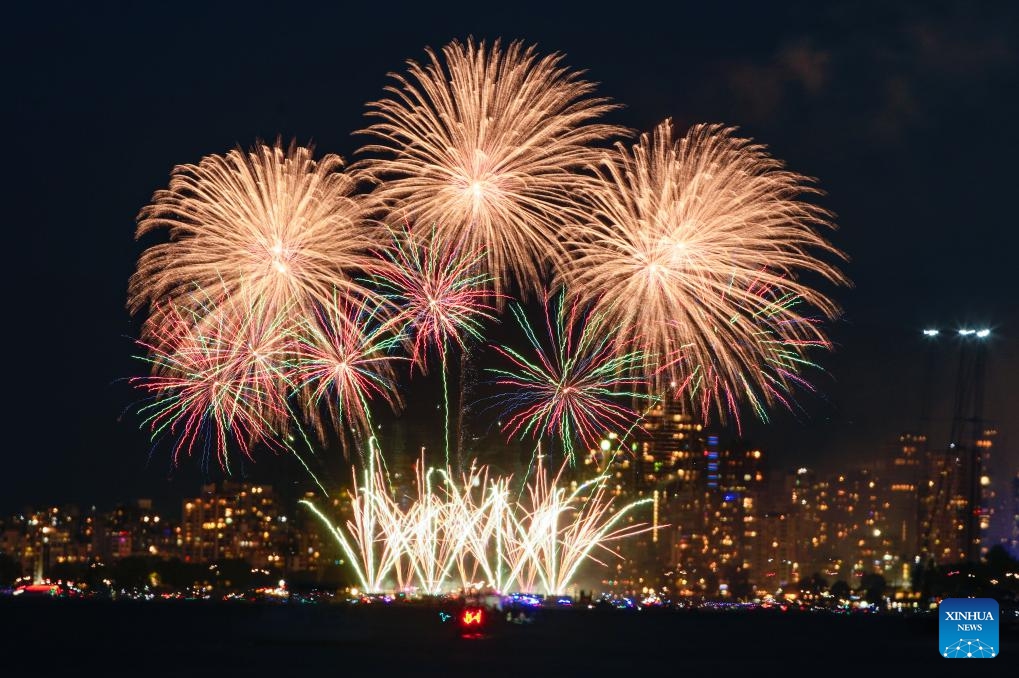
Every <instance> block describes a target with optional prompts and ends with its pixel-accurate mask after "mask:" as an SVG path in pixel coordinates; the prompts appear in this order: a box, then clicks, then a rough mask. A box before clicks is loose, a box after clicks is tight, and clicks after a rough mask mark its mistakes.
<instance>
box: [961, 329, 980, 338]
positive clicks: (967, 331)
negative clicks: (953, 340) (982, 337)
mask: <svg viewBox="0 0 1019 678" xmlns="http://www.w3.org/2000/svg"><path fill="white" fill-rule="evenodd" d="M976 333H977V331H976V330H959V336H961V337H968V336H970V335H971V334H976Z"/></svg>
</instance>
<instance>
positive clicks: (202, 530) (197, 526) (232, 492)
mask: <svg viewBox="0 0 1019 678" xmlns="http://www.w3.org/2000/svg"><path fill="white" fill-rule="evenodd" d="M286 522H287V516H285V515H283V513H282V512H281V511H280V507H279V505H278V503H277V501H276V498H275V496H274V494H273V491H272V487H270V486H267V485H256V484H249V483H234V482H229V481H227V482H224V483H223V484H222V485H220V486H217V485H214V484H213V485H206V486H204V487H203V488H202V494H201V496H199V497H195V498H193V499H187V500H185V501H184V511H183V518H182V520H181V527H180V529H181V531H180V535H179V537H178V541H179V545H180V548H181V552H182V554H183V556H184V559H185V560H188V561H192V562H205V561H215V560H221V559H227V558H243V559H245V560H247V561H248V562H249V563H250V564H251V565H252V566H254V567H276V566H279V567H282V566H283V565H284V564H285V563H284V555H285V553H286V551H287V550H288V543H287V529H286V527H287V526H286Z"/></svg>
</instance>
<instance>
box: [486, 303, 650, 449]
mask: <svg viewBox="0 0 1019 678" xmlns="http://www.w3.org/2000/svg"><path fill="white" fill-rule="evenodd" d="M553 306H554V308H553ZM510 308H511V311H512V312H513V315H514V317H515V318H516V319H517V322H518V323H519V325H520V327H521V329H523V330H524V333H525V335H526V336H527V339H528V342H529V343H530V345H531V348H532V349H533V352H534V356H535V358H536V359H535V360H529V359H528V358H526V357H524V356H523V355H522V354H521V353H519V352H518V351H516V350H514V349H513V348H510V347H509V346H495V347H493V348H494V349H495V350H496V351H497V352H498V353H499V354H500V355H502V356H503V357H504V358H506V359H507V360H508V361H509V362H510V363H511V364H512V368H513V369H511V370H507V369H492V368H490V369H489V370H488V371H489V373H491V374H493V375H495V383H496V385H498V386H502V387H508V388H509V389H512V393H511V395H510V396H508V397H507V398H506V399H505V402H504V410H505V411H504V417H505V423H504V424H503V430H504V431H505V432H507V435H508V436H509V437H510V438H512V437H514V436H521V437H523V436H527V435H531V436H533V437H536V438H540V437H541V436H542V435H548V436H551V437H553V438H558V439H560V440H561V441H562V444H563V448H564V452H565V454H566V457H567V458H568V459H569V460H570V461H572V460H573V459H574V440H575V439H579V440H580V441H581V442H583V443H584V444H591V443H593V442H594V441H596V440H597V437H598V436H599V435H600V434H601V433H602V432H603V431H604V430H606V429H612V428H622V429H627V428H629V427H630V426H631V425H632V424H633V422H634V421H635V420H636V419H637V414H636V413H635V412H634V411H633V410H632V409H630V408H629V407H627V406H626V405H624V404H621V403H620V402H618V401H620V400H630V402H633V401H637V402H640V401H644V400H648V399H649V396H648V395H647V394H646V393H644V390H646V384H647V380H646V379H645V378H642V377H636V376H631V375H632V374H633V373H634V372H636V371H637V370H638V368H641V367H644V366H646V365H647V364H648V362H649V361H648V359H647V357H646V356H645V354H644V353H643V352H641V351H638V350H628V349H627V348H626V347H625V344H621V343H620V342H617V341H615V339H614V335H615V334H616V333H617V331H618V329H619V328H618V327H613V326H612V325H609V324H606V323H605V321H604V316H602V315H599V314H589V313H587V312H586V309H584V308H583V307H581V306H580V305H579V304H577V303H569V302H568V301H567V300H566V296H565V293H562V294H560V295H558V298H557V300H556V301H555V302H551V301H550V302H547V303H546V304H545V329H546V330H547V335H548V341H544V340H542V339H539V338H538V334H537V333H536V332H535V331H534V328H533V327H532V326H531V324H530V322H529V321H528V320H527V317H526V315H525V314H524V311H523V309H522V308H521V307H520V306H518V305H513V306H511V307H510ZM621 346H622V348H621Z"/></svg>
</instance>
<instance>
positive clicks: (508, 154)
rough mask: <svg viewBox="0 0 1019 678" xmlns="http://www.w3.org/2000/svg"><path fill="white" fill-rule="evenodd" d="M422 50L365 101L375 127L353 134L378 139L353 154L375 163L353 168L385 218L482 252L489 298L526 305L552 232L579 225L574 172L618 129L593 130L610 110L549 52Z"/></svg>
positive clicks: (553, 242)
mask: <svg viewBox="0 0 1019 678" xmlns="http://www.w3.org/2000/svg"><path fill="white" fill-rule="evenodd" d="M427 53H428V57H429V60H428V62H427V63H426V64H424V65H422V64H419V63H417V62H414V61H409V62H408V65H409V76H403V75H398V74H391V76H392V77H393V78H394V79H395V80H396V84H395V85H391V86H389V87H387V91H388V92H389V94H390V96H389V97H388V98H384V99H382V100H380V101H376V102H373V103H371V104H369V108H370V110H369V112H368V115H369V116H371V117H374V118H376V119H377V120H378V121H377V122H375V123H374V124H372V125H371V126H370V127H368V128H367V129H366V130H363V131H364V132H365V133H367V134H370V135H372V136H374V137H376V138H377V139H378V140H379V141H378V142H377V143H375V144H372V145H369V146H366V148H365V149H364V150H365V151H370V152H378V153H379V154H381V155H382V156H383V157H382V158H372V159H367V160H364V161H362V162H361V163H359V167H360V168H362V169H364V171H365V172H366V174H367V176H369V177H370V178H372V179H374V180H375V181H377V182H378V183H379V185H378V188H377V189H376V191H375V192H374V194H373V197H374V198H376V199H377V200H378V201H379V204H380V205H381V207H382V208H383V209H384V210H385V211H387V212H389V213H390V214H391V215H393V216H394V217H396V218H397V219H399V220H401V221H406V222H408V223H411V224H415V225H421V227H423V228H424V229H428V230H430V229H433V228H434V229H435V232H434V236H435V237H436V238H438V239H439V241H440V242H444V243H461V246H462V248H463V250H464V251H465V252H481V251H483V252H485V260H486V265H487V270H488V271H489V272H490V273H491V274H492V275H493V276H494V278H495V280H494V284H495V291H496V292H502V291H504V290H505V289H506V287H507V284H508V282H509V280H513V281H515V283H516V284H517V286H518V288H519V289H520V290H521V293H522V294H524V295H525V296H526V295H527V293H528V292H531V291H535V290H536V289H537V287H538V285H539V281H540V279H541V275H542V273H543V272H544V270H545V269H546V268H547V262H549V261H550V260H551V261H553V262H554V261H555V260H556V259H558V257H557V256H556V253H557V252H560V251H561V248H560V245H559V244H558V237H557V229H558V228H559V227H561V226H562V225H563V224H565V223H572V222H573V221H575V220H576V219H577V218H578V216H579V215H578V213H577V209H576V207H575V204H574V203H575V199H574V194H575V193H576V192H577V190H578V188H579V185H580V184H581V183H583V182H584V181H586V178H585V177H584V176H582V175H581V174H579V173H578V172H577V171H576V170H578V169H579V168H583V167H584V166H586V165H588V164H591V163H592V162H594V161H595V160H596V159H597V156H596V154H595V151H593V150H592V149H591V148H590V147H589V144H591V143H592V142H597V141H601V140H603V139H606V138H608V137H610V136H612V135H615V134H617V133H618V132H620V130H619V128H616V127H613V126H610V125H605V124H598V123H595V122H593V121H594V120H595V119H596V118H598V117H599V116H601V115H603V114H604V113H606V112H607V111H610V110H612V109H613V108H614V106H613V105H611V104H609V103H608V101H607V100H606V99H600V98H593V97H591V96H590V94H591V93H592V92H593V90H594V86H593V84H592V83H589V82H587V81H584V80H582V79H581V78H580V77H579V74H578V73H576V72H571V71H569V70H567V69H566V68H565V67H564V66H563V65H562V56H561V55H558V54H553V55H550V56H545V57H539V56H538V55H537V54H536V52H535V49H534V47H526V48H525V47H524V46H523V45H522V44H521V43H519V42H514V43H512V44H510V45H509V47H507V48H505V49H503V48H502V46H501V45H500V43H499V42H498V41H496V42H495V43H493V44H492V45H491V46H488V45H486V44H485V43H484V42H480V43H476V42H474V41H473V40H468V41H467V43H466V44H463V43H460V42H453V43H451V44H449V45H446V46H445V47H444V48H443V49H442V52H441V55H440V54H437V53H436V52H434V51H432V50H430V49H429V50H427ZM415 228H417V226H415ZM427 232H428V231H427V230H426V231H425V234H424V235H427ZM415 234H416V235H421V233H419V232H416V233H415ZM497 303H499V304H501V301H499V300H498V299H497Z"/></svg>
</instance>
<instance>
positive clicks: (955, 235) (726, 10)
mask: <svg viewBox="0 0 1019 678" xmlns="http://www.w3.org/2000/svg"><path fill="white" fill-rule="evenodd" d="M206 5H210V6H206ZM211 5H213V3H195V4H194V5H190V4H189V3H186V2H180V3H173V4H163V3H122V4H115V5H114V4H110V5H101V4H99V3H70V4H66V5H65V4H62V3H17V9H14V10H10V9H8V10H7V11H6V12H5V14H6V16H5V20H4V23H5V24H6V26H5V33H6V36H5V39H4V43H5V46H4V48H3V49H4V52H5V64H6V65H5V68H4V80H5V81H6V82H5V84H4V87H3V90H4V92H5V96H4V100H5V106H4V110H5V116H6V117H7V124H6V125H5V128H6V130H7V137H8V144H9V145H10V146H12V152H11V153H10V154H9V155H8V159H9V160H10V161H11V165H10V167H9V169H8V171H7V172H5V175H6V176H8V179H7V180H5V181H4V192H5V194H6V195H5V200H4V205H5V210H4V215H5V219H4V221H5V226H6V232H7V233H8V250H7V251H8V255H7V261H6V263H7V266H6V272H7V276H6V280H7V289H8V294H7V303H6V305H5V306H6V308H5V311H6V313H5V316H6V323H5V327H6V332H5V333H4V337H5V339H4V341H5V345H6V346H7V347H8V348H7V352H6V353H7V355H8V363H7V365H8V371H7V375H6V387H7V397H6V398H5V400H6V402H7V403H8V406H7V408H6V410H5V413H6V418H7V421H6V426H5V429H6V435H5V436H4V439H3V455H4V461H5V463H4V465H3V467H2V470H0V510H7V509H10V508H14V507H16V506H20V505H21V504H23V503H27V502H32V503H42V502H63V501H77V502H82V503H87V502H97V503H100V504H109V503H111V502H113V501H116V500H121V499H128V498H131V497H137V496H146V495H148V496H157V497H164V498H174V497H176V498H179V497H180V496H181V495H182V494H186V493H190V492H193V491H195V490H196V489H197V484H198V482H199V477H200V473H199V471H198V470H197V468H196V467H197V463H196V462H195V461H185V462H184V465H185V468H184V469H183V470H181V471H176V472H175V471H172V470H171V469H170V463H169V450H168V449H167V448H166V447H165V446H162V447H157V448H156V449H154V450H150V445H149V444H148V442H147V438H146V436H145V435H143V434H142V433H140V432H138V430H137V419H136V418H134V417H132V416H125V417H123V419H121V413H122V411H123V410H124V409H125V408H127V407H128V406H129V405H130V404H131V402H132V399H133V396H132V395H131V393H130V392H129V390H128V389H127V388H126V386H125V385H124V384H123V383H122V382H120V381H118V380H121V379H122V378H124V377H127V376H130V375H132V374H134V373H136V372H137V371H138V369H139V366H138V364H136V363H135V361H133V360H132V358H131V356H132V353H133V347H132V343H131V337H133V336H136V325H135V323H134V322H133V321H132V319H131V318H129V316H128V314H127V312H126V311H125V309H124V300H125V294H126V285H127V279H128V276H129V275H130V274H131V272H132V270H133V268H134V264H135V260H136V258H137V256H138V254H139V252H140V251H141V247H142V245H140V244H138V243H136V242H135V241H134V237H133V235H134V218H135V216H136V214H137V212H138V210H139V208H140V207H142V206H143V205H144V204H145V203H146V202H147V201H148V200H149V198H150V197H151V195H152V193H153V191H155V190H156V189H158V188H161V187H163V186H164V185H165V184H166V183H167V180H168V176H169V173H170V170H171V168H172V167H173V166H174V165H175V164H178V163H188V162H197V161H198V160H199V159H200V158H201V157H202V156H203V155H206V154H209V153H221V152H224V151H226V150H228V149H230V148H232V147H234V146H236V145H237V144H241V145H245V146H246V145H249V144H250V143H252V142H253V141H254V140H255V139H256V138H266V139H272V138H275V137H276V136H277V135H282V136H283V137H284V138H285V139H289V138H296V139H298V140H299V141H301V142H309V141H311V142H314V143H315V144H316V146H317V148H318V150H319V151H320V152H336V153H340V154H341V155H343V156H344V157H347V158H349V157H350V155H351V154H352V152H353V151H354V150H355V149H356V148H357V147H358V145H359V142H358V140H357V139H356V138H354V137H352V136H351V132H352V131H353V130H354V129H357V128H358V127H360V126H362V124H363V118H362V113H363V110H364V108H363V106H364V103H365V102H366V101H369V100H372V99H375V98H378V97H379V96H380V94H381V91H382V87H383V86H384V85H385V84H386V82H387V80H386V77H385V74H386V73H387V72H388V71H392V70H399V69H401V67H402V64H403V61H404V60H405V59H407V58H421V57H422V55H423V52H422V50H423V48H424V47H425V46H426V45H431V46H433V47H440V46H441V45H443V44H445V43H446V42H448V41H449V40H450V39H453V38H464V37H466V36H468V35H474V36H476V37H483V38H495V37H500V36H501V37H503V38H506V39H513V38H522V39H524V40H526V41H529V42H536V43H538V44H539V46H540V48H541V49H542V51H561V52H564V53H565V54H566V55H567V61H568V63H569V64H570V65H571V66H573V67H577V68H583V69H586V70H587V71H588V75H589V77H590V78H591V79H593V80H595V81H597V82H600V83H601V85H600V93H602V94H604V95H607V96H609V97H612V98H613V99H615V100H617V101H619V102H620V103H623V104H625V106H626V108H625V109H624V110H622V111H620V112H619V113H618V114H617V115H616V116H615V119H614V121H615V122H619V123H621V124H624V125H626V126H629V127H632V128H637V129H640V130H646V129H649V128H650V127H651V126H653V125H654V124H655V123H657V122H658V121H660V120H661V119H663V118H665V117H668V116H671V117H673V118H674V120H675V121H676V123H677V125H678V126H680V127H685V126H687V125H689V124H692V123H695V122H702V121H705V122H724V123H727V124H731V125H738V126H740V127H741V129H742V131H743V132H744V133H745V134H747V135H750V136H753V137H754V138H755V139H757V140H758V141H760V142H762V143H765V144H767V145H769V146H770V148H771V149H772V151H773V152H774V154H775V155H776V156H778V157H780V158H783V159H785V160H786V161H787V162H788V164H789V166H790V167H791V168H792V169H795V170H797V171H799V172H802V173H805V174H808V175H812V176H815V177H817V178H818V179H819V181H820V185H821V186H822V187H823V188H824V189H825V190H826V191H827V193H828V195H827V196H825V197H824V198H823V199H822V204H823V205H824V206H825V207H827V208H829V209H831V210H833V211H834V212H835V213H837V215H838V223H839V226H840V230H839V231H838V232H836V233H835V234H834V235H833V240H834V242H835V243H836V245H838V246H839V247H840V248H842V249H843V250H845V251H846V252H847V253H849V255H850V256H851V257H852V261H851V262H850V263H849V264H848V265H847V266H846V271H847V273H848V274H849V276H850V277H851V278H852V279H853V281H854V283H855V287H854V288H852V289H844V290H831V289H828V291H829V292H831V293H832V294H833V296H835V297H836V298H837V299H839V300H840V301H841V302H842V304H843V306H844V309H845V315H844V317H843V318H842V320H841V321H840V322H838V323H837V324H836V325H835V326H834V327H833V328H832V334H833V337H834V338H835V340H836V342H837V347H836V351H835V352H834V353H833V354H832V355H828V356H822V358H821V360H822V363H823V364H824V366H825V368H826V370H827V374H826V375H821V376H819V377H817V379H816V380H815V381H816V382H817V384H818V386H819V389H820V391H821V392H822V394H821V395H819V396H804V398H802V402H803V405H804V408H805V410H806V411H805V413H802V414H800V415H798V416H797V417H793V416H791V415H789V414H782V413H779V414H777V415H776V416H775V421H774V423H773V424H772V425H771V426H769V427H764V426H754V427H752V429H751V430H750V432H749V433H750V434H751V435H752V436H753V437H754V438H755V440H757V441H759V442H761V443H763V444H764V445H765V446H766V447H765V449H766V451H767V452H768V454H769V455H770V456H771V457H772V458H773V459H775V460H776V462H777V464H779V465H801V464H802V465H816V466H834V465H842V464H846V463H851V462H857V461H870V460H874V459H877V458H879V457H880V456H881V455H882V454H886V453H887V451H888V449H889V447H888V446H889V443H890V441H892V440H894V437H895V436H896V435H897V434H898V432H900V431H901V430H903V429H906V428H911V427H914V426H915V425H916V421H917V418H918V413H919V391H920V390H921V382H922V378H921V375H922V373H923V365H924V361H923V357H922V355H923V354H922V351H921V349H922V342H921V341H920V339H921V337H920V336H919V332H920V330H921V329H922V328H923V327H924V326H927V325H929V324H933V325H937V326H940V327H942V328H945V329H950V328H957V327H959V326H961V325H964V324H967V323H969V324H973V325H974V326H976V325H980V326H983V325H988V326H990V327H992V328H993V330H994V334H993V338H992V340H991V343H990V345H989V356H990V358H989V374H988V384H987V406H986V412H985V414H986V416H987V417H989V418H992V419H995V420H997V421H998V423H999V429H1000V430H1001V439H1000V441H999V442H1000V443H1002V450H1003V451H1005V452H1007V453H1010V454H1012V455H1013V456H1012V457H1011V460H1010V461H1009V462H1008V464H1007V465H1009V466H1011V467H1012V468H1015V466H1016V465H1017V462H1016V457H1015V456H1014V455H1015V454H1016V449H1017V448H1019V430H1016V429H1017V423H1016V422H1017V419H1019V417H1017V415H1019V383H1017V378H1016V376H1017V374H1019V350H1017V336H1019V301H1017V300H1016V298H1017V296H1019V294H1017V293H1019V284H1017V282H1016V270H1017V268H1019V256H1017V251H1019V235H1017V233H1019V222H1017V220H1016V216H1015V195H1016V190H1017V189H1016V185H1017V183H1019V182H1017V179H1019V170H1017V162H1016V157H1017V151H1019V123H1017V120H1019V9H1017V6H1016V5H1015V4H1014V3H1005V2H1001V3H987V4H982V3H973V2H959V3H908V2H901V3H899V2H897V3H874V4H867V3H860V2H850V3H819V2H804V3H788V4H784V5H783V4H781V3H761V2H753V3H747V4H746V5H738V4H733V3H706V2H698V3H684V2H677V3H668V4H667V5H666V4H665V3H662V4H661V6H655V5H651V6H648V7H641V6H640V5H639V3H635V2H625V3H619V4H618V5H617V6H616V7H615V9H614V12H613V13H612V14H604V13H600V12H598V11H596V10H594V9H591V8H593V7H598V5H597V4H580V5H579V6H574V7H566V6H560V5H559V4H558V3H553V2H543V3H536V4H535V5H533V6H528V5H526V4H521V3H517V2H503V3H471V4H470V5H469V6H452V5H451V6H448V8H447V7H444V6H443V5H441V4H439V3H414V4H411V5H408V6H401V5H400V4H399V3H357V6H356V7H355V6H353V5H354V4H353V3H314V4H310V5H308V6H302V3H297V2H289V3H280V4H279V5H276V6H272V5H268V4H261V3H258V2H247V3H237V4H236V5H234V6H226V5H225V4H220V3H216V6H215V7H213V6H211ZM954 356H955V347H954V346H951V345H948V344H947V342H946V345H945V347H944V349H943V350H942V352H941V354H940V355H939V357H938V361H939V362H938V364H939V365H941V366H942V368H943V369H941V370H940V374H939V379H940V381H938V382H937V383H938V384H940V386H939V388H938V390H939V392H943V393H947V392H948V391H950V380H951V378H952V376H951V374H950V370H949V369H948V368H949V366H951V365H952V364H954ZM947 402H948V401H947V400H946V399H941V400H939V401H938V402H937V403H936V406H935V410H934V411H935V415H936V417H937V418H939V419H940V423H939V424H938V426H940V427H941V428H945V422H944V420H943V419H944V417H945V416H947ZM414 407H415V405H414V404H412V413H413V411H414V410H413V408H414ZM418 411H419V413H420V407H419V410H418ZM945 435H946V433H945V432H944V431H942V432H940V433H936V434H935V442H936V443H938V444H942V443H943V442H944V436H945ZM1000 457H1001V455H999V459H1000ZM258 465H259V466H260V468H261V469H262V470H261V471H260V472H261V473H263V474H273V473H281V474H284V475H286V477H288V478H290V477H296V476H297V475H299V474H298V472H297V470H296V469H295V468H294V465H293V463H292V462H288V461H286V460H276V461H273V460H263V461H259V464H258Z"/></svg>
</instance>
